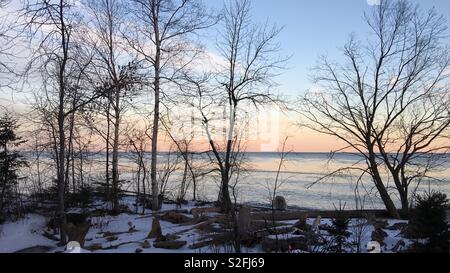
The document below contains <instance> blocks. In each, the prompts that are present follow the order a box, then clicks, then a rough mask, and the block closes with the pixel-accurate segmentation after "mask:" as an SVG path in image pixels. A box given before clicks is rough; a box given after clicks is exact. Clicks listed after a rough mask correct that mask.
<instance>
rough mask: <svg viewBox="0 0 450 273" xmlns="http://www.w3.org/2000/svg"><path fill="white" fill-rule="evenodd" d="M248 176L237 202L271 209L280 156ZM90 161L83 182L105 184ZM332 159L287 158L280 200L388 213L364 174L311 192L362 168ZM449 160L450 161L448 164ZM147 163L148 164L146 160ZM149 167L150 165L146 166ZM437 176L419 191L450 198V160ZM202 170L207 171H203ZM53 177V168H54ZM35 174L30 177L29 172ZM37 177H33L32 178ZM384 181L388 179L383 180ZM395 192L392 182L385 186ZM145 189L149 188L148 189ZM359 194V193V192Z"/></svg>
mask: <svg viewBox="0 0 450 273" xmlns="http://www.w3.org/2000/svg"><path fill="white" fill-rule="evenodd" d="M245 157H246V160H245V162H246V163H245V169H246V171H244V172H242V173H241V174H240V179H239V182H238V184H237V186H236V193H237V201H238V202H239V203H251V204H258V205H263V206H264V205H269V204H270V189H272V188H273V185H274V183H275V178H276V175H277V168H278V165H279V161H280V156H279V154H277V153H247V154H246V155H245ZM88 158H90V160H89V161H86V162H85V163H84V165H85V167H84V168H85V169H84V179H85V180H86V181H88V180H97V181H98V180H99V179H100V180H101V179H104V167H103V163H102V160H104V159H103V155H98V154H97V155H95V156H94V155H91V156H89V157H88ZM120 158H121V160H120V172H121V179H124V180H127V181H129V182H128V183H125V184H124V188H125V189H126V190H130V191H135V190H136V183H135V182H133V181H135V178H136V175H135V169H136V165H135V163H134V161H133V159H132V155H131V154H128V153H122V154H121V157H120ZM329 159H330V157H329V154H320V153H293V154H290V155H289V156H288V158H287V161H286V162H285V164H284V165H283V167H282V169H281V173H280V178H279V183H281V185H280V186H279V189H278V193H277V195H282V196H284V197H285V198H286V200H287V203H288V205H289V206H293V207H300V208H308V209H334V208H335V207H339V204H340V203H341V204H346V208H347V209H354V208H355V207H356V201H355V200H356V198H355V196H359V200H360V201H362V202H360V203H359V205H360V206H361V205H363V206H364V208H365V209H376V208H384V206H383V204H382V202H381V201H380V199H379V197H378V194H377V191H376V189H375V188H374V185H373V183H372V182H371V180H370V178H369V177H364V178H363V179H362V181H361V183H358V177H359V175H360V173H358V172H353V173H342V174H340V175H336V176H333V177H329V178H328V179H326V180H323V181H321V182H320V183H317V184H315V185H314V186H311V185H312V184H313V183H314V182H316V181H317V180H318V179H320V178H321V177H323V176H325V175H327V174H329V173H331V172H333V171H334V170H336V169H339V168H343V167H349V166H352V165H355V164H356V166H361V167H364V165H363V164H358V161H359V160H360V157H358V156H356V155H351V154H337V155H335V156H334V158H333V160H331V161H330V160H329ZM449 159H450V158H449ZM147 160H149V158H147ZM159 160H160V162H161V166H160V167H163V166H164V162H166V161H167V155H166V154H161V155H160V158H159ZM195 161H196V164H198V165H202V166H203V164H204V163H205V160H204V159H197V160H195ZM148 162H149V161H148ZM447 162H448V163H445V164H444V165H442V166H441V167H440V168H439V169H438V170H436V171H435V172H434V173H433V177H435V178H438V179H439V181H434V180H433V181H431V180H423V181H422V182H421V184H420V186H419V188H418V191H419V192H426V191H428V190H430V189H431V190H439V191H442V192H444V193H446V194H447V195H448V196H450V160H448V161H447ZM204 170H205V171H207V169H206V168H205V167H204ZM50 172H51V168H50ZM30 173H32V172H30ZM30 173H29V175H30V176H33V174H30ZM181 177H182V171H181V170H179V171H175V172H174V173H173V174H172V175H171V176H170V179H169V183H168V185H167V194H168V195H169V196H171V197H174V196H176V193H177V189H178V185H179V183H180V181H181ZM384 179H385V181H388V179H387V178H386V177H385V178H384ZM387 183H388V186H392V182H389V181H388V182H387ZM218 187H219V178H218V177H217V175H214V174H209V175H207V176H205V177H203V178H202V179H201V180H200V181H199V182H198V197H199V198H201V199H204V200H209V201H214V200H216V199H217V193H218ZM147 188H148V189H149V188H150V187H149V186H148V185H147ZM355 189H357V191H356V190H355ZM391 194H392V196H393V199H394V201H395V202H396V203H397V204H398V203H399V200H398V198H397V197H396V195H395V191H394V190H391ZM187 198H188V199H189V198H192V191H189V192H188V194H187Z"/></svg>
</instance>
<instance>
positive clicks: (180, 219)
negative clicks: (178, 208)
mask: <svg viewBox="0 0 450 273" xmlns="http://www.w3.org/2000/svg"><path fill="white" fill-rule="evenodd" d="M161 220H163V221H166V222H169V223H172V224H183V223H188V222H190V221H192V220H193V219H192V218H190V217H188V216H186V215H184V214H181V213H178V212H173V211H170V212H167V213H166V214H164V215H163V216H161Z"/></svg>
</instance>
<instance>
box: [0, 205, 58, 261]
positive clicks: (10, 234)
mask: <svg viewBox="0 0 450 273" xmlns="http://www.w3.org/2000/svg"><path fill="white" fill-rule="evenodd" d="M46 221H47V220H46V219H45V217H44V216H41V215H37V214H28V215H27V216H26V217H25V218H23V219H21V220H19V221H17V222H9V223H5V224H3V225H0V253H11V252H16V251H19V250H21V249H25V248H29V247H35V246H50V247H54V246H55V242H54V241H51V240H50V239H47V238H45V237H44V236H42V230H43V229H44V227H45V225H46Z"/></svg>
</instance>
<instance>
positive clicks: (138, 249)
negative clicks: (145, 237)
mask: <svg viewBox="0 0 450 273" xmlns="http://www.w3.org/2000/svg"><path fill="white" fill-rule="evenodd" d="M142 251H143V250H142V248H136V250H135V251H134V252H135V253H142Z"/></svg>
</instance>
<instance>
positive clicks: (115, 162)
mask: <svg viewBox="0 0 450 273" xmlns="http://www.w3.org/2000/svg"><path fill="white" fill-rule="evenodd" d="M119 103H120V94H119V92H118V90H116V92H115V105H114V114H115V116H114V144H113V159H112V182H113V212H114V213H118V211H119V132H120V108H119Z"/></svg>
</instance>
